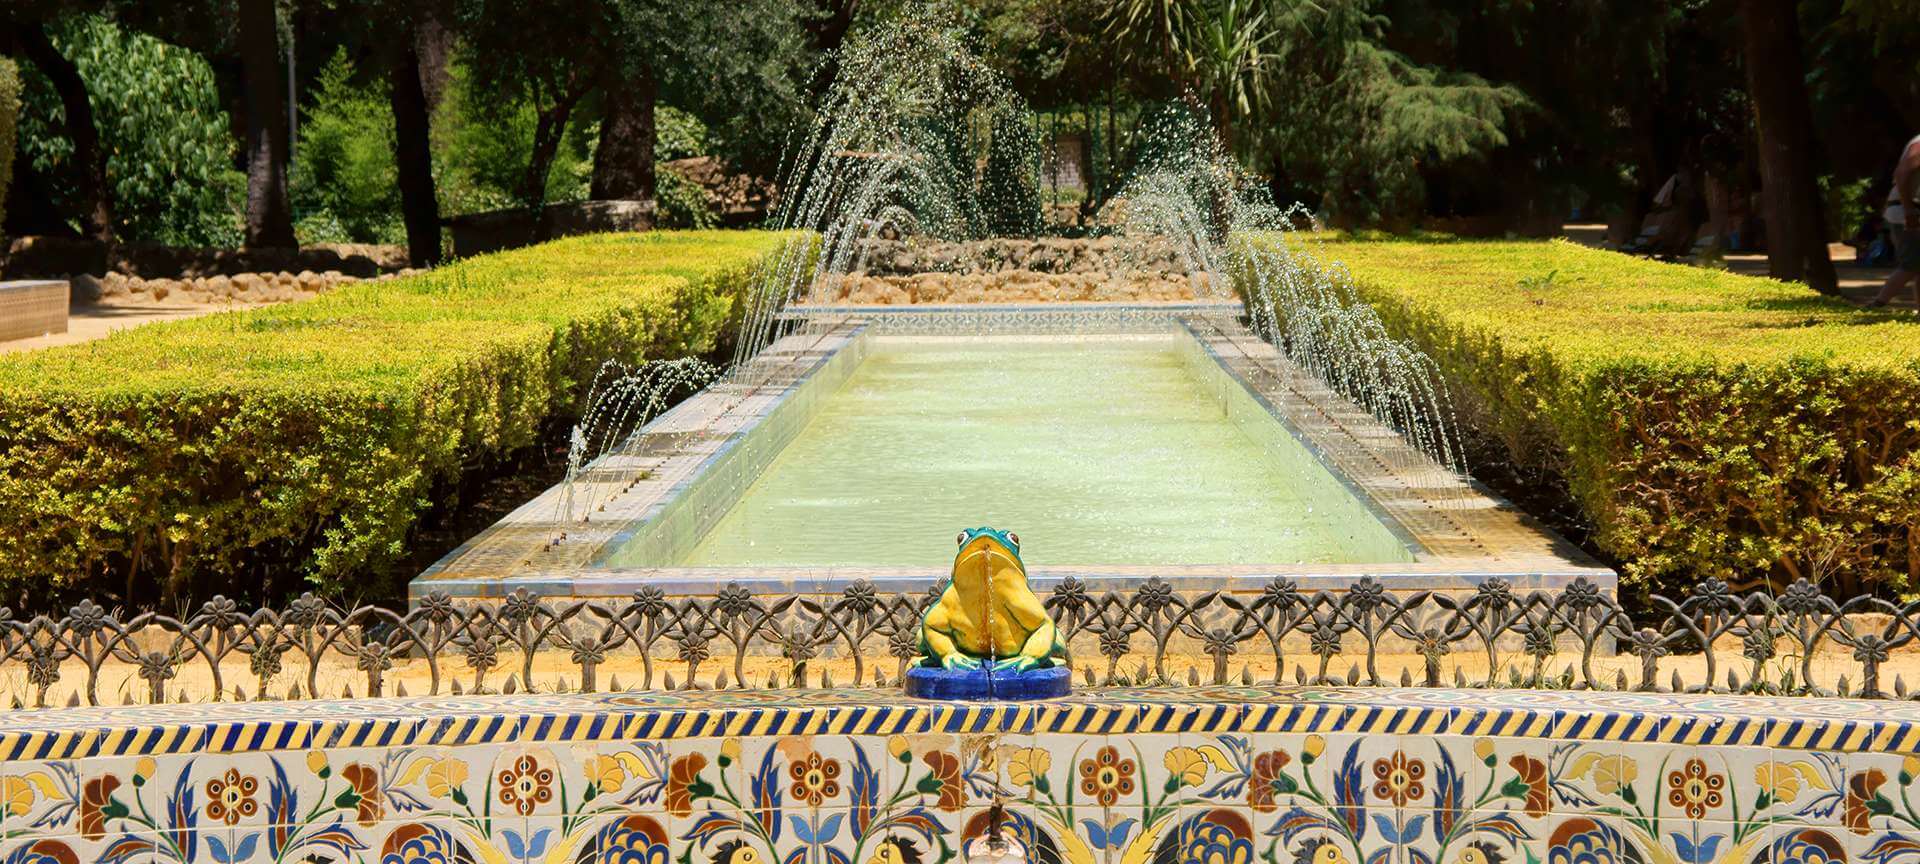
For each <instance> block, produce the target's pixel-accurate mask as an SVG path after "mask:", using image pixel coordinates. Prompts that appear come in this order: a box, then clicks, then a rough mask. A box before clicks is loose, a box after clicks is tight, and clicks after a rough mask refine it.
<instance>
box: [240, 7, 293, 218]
mask: <svg viewBox="0 0 1920 864" xmlns="http://www.w3.org/2000/svg"><path fill="white" fill-rule="evenodd" d="M239 5H240V21H239V23H240V36H239V49H240V73H241V78H242V79H243V80H242V82H241V84H242V87H243V88H244V89H245V90H246V107H247V112H246V113H247V226H246V228H247V230H246V243H247V246H248V247H249V248H258V247H291V246H296V245H298V241H296V240H294V237H293V208H292V207H291V206H290V205H289V203H288V200H287V124H286V117H287V102H286V91H284V90H282V89H281V83H282V82H281V80H280V58H279V45H280V32H279V28H278V27H276V26H275V25H274V20H273V5H274V0H240V4H239Z"/></svg>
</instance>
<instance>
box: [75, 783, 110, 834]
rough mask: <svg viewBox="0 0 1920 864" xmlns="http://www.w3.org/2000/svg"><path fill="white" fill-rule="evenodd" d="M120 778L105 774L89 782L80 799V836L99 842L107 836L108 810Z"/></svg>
mask: <svg viewBox="0 0 1920 864" xmlns="http://www.w3.org/2000/svg"><path fill="white" fill-rule="evenodd" d="M118 788H120V778H118V777H115V776H113V775H112V774H105V775H101V776H99V777H95V778H93V779H92V780H88V781H87V785H86V787H85V788H84V790H83V792H82V794H81V797H80V836H82V837H85V838H87V839H88V840H98V839H100V838H101V837H104V836H106V834H107V808H108V806H110V805H111V804H112V803H113V790H115V789H118Z"/></svg>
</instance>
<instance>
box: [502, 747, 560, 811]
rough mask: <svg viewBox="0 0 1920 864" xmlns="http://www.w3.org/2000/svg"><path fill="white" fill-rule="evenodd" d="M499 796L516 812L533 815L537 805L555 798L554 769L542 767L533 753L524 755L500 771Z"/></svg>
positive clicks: (503, 802)
mask: <svg viewBox="0 0 1920 864" xmlns="http://www.w3.org/2000/svg"><path fill="white" fill-rule="evenodd" d="M499 796H500V803H502V804H505V805H507V806H508V807H512V808H513V811H514V812H515V813H518V814H520V815H522V816H531V815H533V809H534V808H535V807H538V806H540V805H541V804H545V803H547V802H549V801H552V800H553V769H552V768H544V767H541V765H540V761H539V760H538V759H535V758H534V757H533V756H532V755H531V754H527V755H523V756H521V757H520V758H518V759H515V760H513V765H512V766H511V767H509V768H507V769H506V770H504V771H501V772H500V791H499Z"/></svg>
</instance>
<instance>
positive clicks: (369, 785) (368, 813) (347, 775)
mask: <svg viewBox="0 0 1920 864" xmlns="http://www.w3.org/2000/svg"><path fill="white" fill-rule="evenodd" d="M340 779H342V780H345V781H347V785H348V786H350V787H352V789H353V797H354V801H353V811H354V813H353V815H354V821H355V822H358V823H359V824H360V826H361V827H363V828H371V827H373V826H374V825H376V824H379V822H380V817H381V814H382V813H383V812H384V808H383V807H382V806H381V798H380V772H378V771H375V770H374V769H373V768H371V767H369V766H367V765H363V764H361V763H359V762H355V763H353V764H351V765H348V766H347V767H345V768H343V769H341V770H340Z"/></svg>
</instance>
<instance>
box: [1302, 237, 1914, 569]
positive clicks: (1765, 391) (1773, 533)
mask: <svg viewBox="0 0 1920 864" xmlns="http://www.w3.org/2000/svg"><path fill="white" fill-rule="evenodd" d="M1315 255H1316V256H1317V257H1319V258H1320V259H1321V260H1325V261H1337V262H1341V263H1342V264H1344V265H1346V267H1347V268H1348V269H1349V270H1350V272H1351V276H1352V279H1353V281H1354V284H1355V286H1356V287H1357V288H1358V289H1359V291H1360V292H1361V294H1362V296H1363V297H1365V298H1366V299H1367V300H1368V301H1369V302H1371V303H1373V305H1374V306H1375V307H1376V308H1377V309H1379V310H1380V312H1381V314H1382V316H1383V318H1385V320H1386V322H1387V326H1388V328H1389V330H1390V331H1392V332H1393V333H1394V334H1395V335H1397V336H1400V337H1402V338H1407V339H1410V340H1412V341H1413V342H1415V343H1417V344H1419V345H1421V346H1422V347H1424V348H1425V349H1426V350H1427V351H1428V352H1429V353H1430V354H1431V355H1432V356H1433V357H1434V359H1435V360H1436V361H1438V363H1439V364H1440V366H1441V368H1442V369H1443V370H1444V371H1445V373H1446V374H1447V375H1448V377H1449V378H1450V383H1451V385H1452V390H1453V393H1454V396H1455V399H1456V400H1457V401H1458V402H1459V403H1460V407H1461V409H1462V418H1463V424H1464V425H1467V426H1470V427H1473V428H1474V429H1475V430H1477V431H1480V432H1484V433H1489V434H1492V435H1494V436H1497V438H1498V440H1499V441H1500V442H1501V443H1503V444H1504V445H1505V446H1506V448H1507V449H1508V451H1509V452H1510V453H1511V455H1512V457H1513V458H1514V459H1515V460H1516V462H1517V463H1519V464H1521V465H1524V466H1527V467H1530V468H1534V469H1538V470H1544V471H1548V472H1552V473H1554V474H1557V475H1559V476H1560V477H1562V478H1564V480H1565V482H1566V484H1567V487H1568V489H1569V490H1570V491H1571V494H1572V497H1573V498H1574V499H1575V501H1576V503H1577V504H1578V505H1579V508H1580V510H1581V512H1582V513H1583V514H1584V516H1585V517H1586V519H1588V520H1589V521H1590V522H1591V527H1592V529H1593V535H1592V536H1593V542H1594V543H1595V544H1596V545H1597V546H1598V547H1599V548H1600V550H1602V551H1603V552H1605V553H1606V554H1608V555H1611V556H1613V557H1614V558H1615V559H1617V560H1618V561H1620V562H1621V563H1622V565H1623V568H1624V571H1625V576H1626V584H1627V585H1628V586H1630V587H1632V588H1635V589H1639V590H1648V589H1657V590H1660V591H1663V592H1670V593H1673V594H1675V595H1676V596H1677V595H1678V594H1684V593H1685V592H1686V591H1688V590H1689V589H1690V588H1691V587H1692V585H1693V584H1694V583H1695V582H1697V581H1698V580H1699V579H1701V578H1705V577H1718V578H1723V579H1727V580H1729V581H1732V582H1736V583H1740V582H1751V581H1757V580H1759V579H1762V578H1765V579H1767V580H1770V581H1771V582H1772V583H1773V584H1775V585H1779V584H1782V583H1783V582H1784V581H1790V580H1791V579H1794V578H1797V577H1802V576H1805V577H1808V578H1813V579H1816V580H1822V581H1824V582H1826V583H1827V584H1829V585H1830V586H1832V587H1834V588H1836V589H1839V590H1843V591H1860V590H1870V589H1873V588H1884V589H1889V590H1894V591H1904V590H1909V589H1911V588H1913V587H1915V586H1916V584H1920V583H1916V582H1915V580H1914V577H1915V576H1916V575H1920V471H1917V470H1916V465H1917V461H1920V323H1916V322H1914V320H1913V319H1912V318H1911V317H1910V316H1901V315H1896V314H1891V313H1883V312H1869V311H1863V310H1860V309H1857V308H1855V307H1854V306H1852V305H1851V304H1848V303H1845V302H1843V301H1838V300H1833V299H1828V298H1824V297H1821V296H1819V295H1817V294H1815V293H1813V292H1812V291H1809V290H1807V289H1805V288H1803V287H1800V286H1797V285H1788V284H1784V283H1781V282H1777V281H1774V280H1770V279H1761V278H1754V277H1747V276H1739V275H1734V274H1729V273H1725V272H1721V271H1715V270H1709V269H1704V268H1698V267H1689V266H1684V265H1675V264H1662V263H1658V262H1654V261H1648V260H1643V259H1638V258H1632V257H1628V256H1624V255H1619V254H1616V253H1612V252H1606V251H1602V250H1597V249H1590V248H1587V247H1583V246H1578V245H1575V244H1572V243H1568V242H1565V241H1555V242H1453V243H1413V242H1359V241H1348V242H1337V241H1336V242H1328V243H1326V244H1325V245H1324V246H1321V247H1320V248H1319V249H1318V250H1317V251H1316V252H1315Z"/></svg>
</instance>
